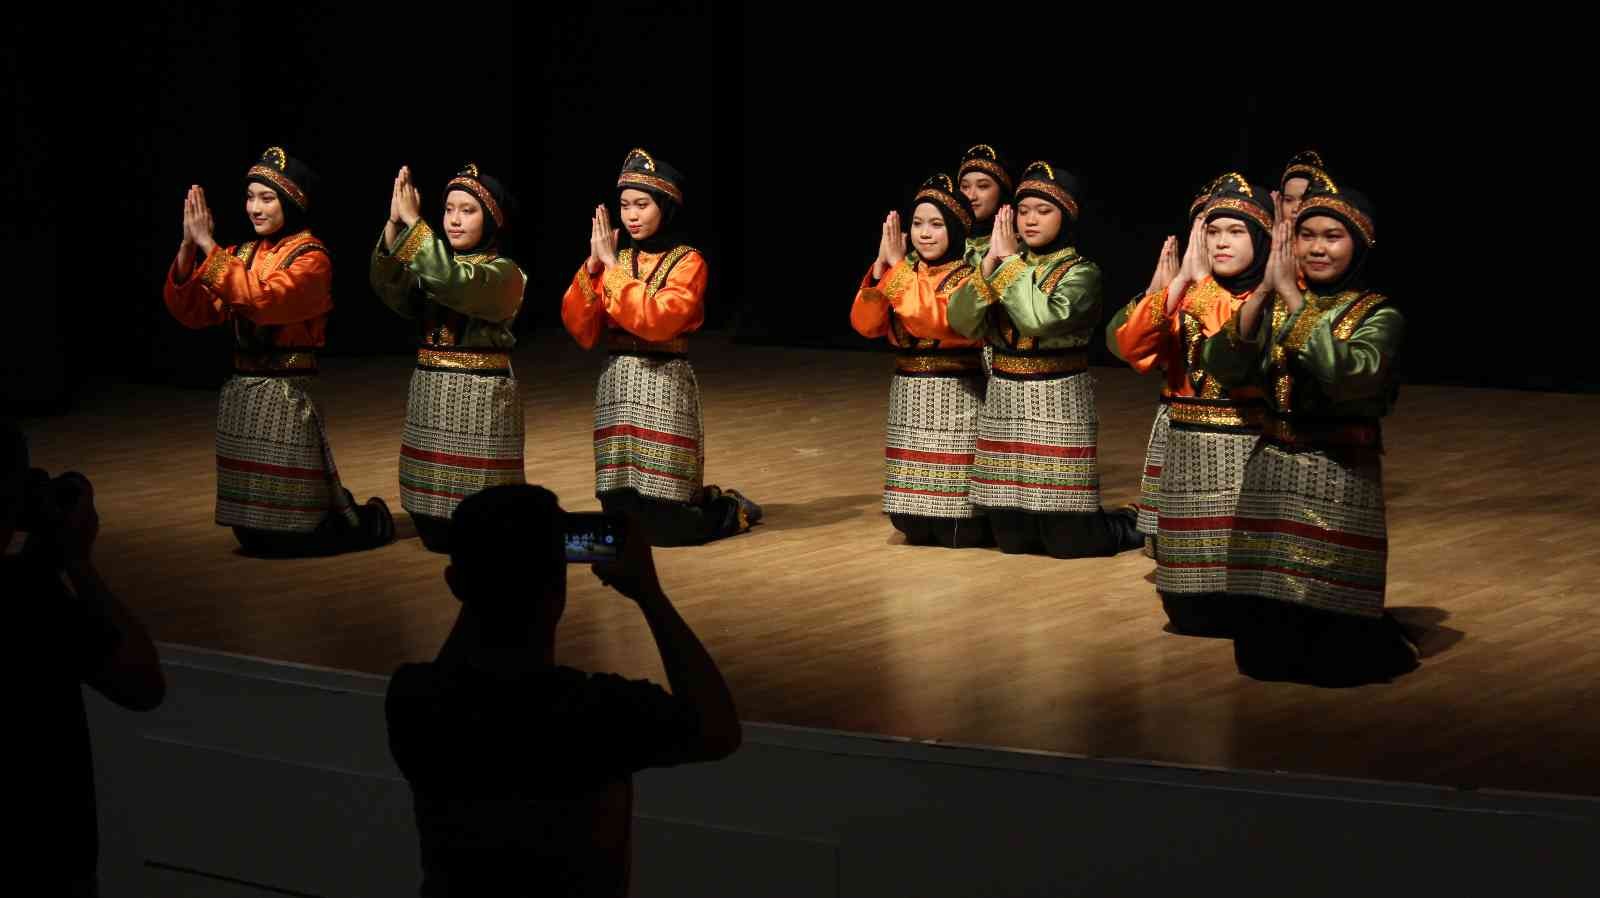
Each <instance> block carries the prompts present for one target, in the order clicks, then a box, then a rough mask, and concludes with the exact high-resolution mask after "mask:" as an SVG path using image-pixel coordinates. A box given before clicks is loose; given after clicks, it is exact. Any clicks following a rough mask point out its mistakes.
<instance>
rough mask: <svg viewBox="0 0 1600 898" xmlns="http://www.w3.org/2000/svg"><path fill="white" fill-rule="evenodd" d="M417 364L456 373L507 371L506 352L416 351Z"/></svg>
mask: <svg viewBox="0 0 1600 898" xmlns="http://www.w3.org/2000/svg"><path fill="white" fill-rule="evenodd" d="M417 364H418V365H422V366H424V367H427V368H453V369H456V370H458V371H509V370H511V354H510V353H507V352H452V351H450V350H448V349H418V350H417Z"/></svg>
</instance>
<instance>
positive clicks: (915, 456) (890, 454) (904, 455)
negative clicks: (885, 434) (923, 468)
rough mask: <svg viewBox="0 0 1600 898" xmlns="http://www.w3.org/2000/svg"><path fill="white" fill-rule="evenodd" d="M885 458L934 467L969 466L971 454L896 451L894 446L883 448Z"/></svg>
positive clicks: (917, 450) (911, 450) (913, 450)
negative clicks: (923, 463) (929, 463)
mask: <svg viewBox="0 0 1600 898" xmlns="http://www.w3.org/2000/svg"><path fill="white" fill-rule="evenodd" d="M883 454H884V457H885V458H892V459H895V460H897V461H925V462H931V463H933V464H936V465H970V464H972V453H971V452H923V451H921V450H919V449H898V448H896V447H894V446H887V447H884V450H883Z"/></svg>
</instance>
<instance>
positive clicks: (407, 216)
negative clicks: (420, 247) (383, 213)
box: [395, 166, 422, 228]
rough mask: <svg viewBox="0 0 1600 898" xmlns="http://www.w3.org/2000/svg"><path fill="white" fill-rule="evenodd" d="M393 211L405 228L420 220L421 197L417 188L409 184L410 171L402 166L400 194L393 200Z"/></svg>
mask: <svg viewBox="0 0 1600 898" xmlns="http://www.w3.org/2000/svg"><path fill="white" fill-rule="evenodd" d="M395 211H396V212H398V213H399V215H400V221H402V222H404V223H405V226H406V227H408V228H409V227H411V226H412V225H414V224H416V223H417V220H418V219H420V218H422V195H421V194H419V193H417V187H416V185H415V184H412V183H411V169H410V168H409V167H405V166H402V167H401V169H400V193H399V196H397V197H396V198H395Z"/></svg>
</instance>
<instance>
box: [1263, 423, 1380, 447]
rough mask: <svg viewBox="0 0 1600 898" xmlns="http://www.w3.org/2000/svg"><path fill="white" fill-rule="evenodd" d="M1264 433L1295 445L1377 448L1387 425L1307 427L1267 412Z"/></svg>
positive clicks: (1363, 424)
mask: <svg viewBox="0 0 1600 898" xmlns="http://www.w3.org/2000/svg"><path fill="white" fill-rule="evenodd" d="M1261 432H1262V434H1264V435H1265V436H1268V437H1270V438H1272V439H1274V440H1277V441H1278V442H1280V443H1287V444H1289V445H1292V446H1313V447H1314V446H1348V447H1353V448H1359V449H1377V448H1379V447H1381V446H1382V445H1383V428H1382V427H1381V426H1380V425H1379V424H1378V422H1377V420H1375V419H1374V420H1371V421H1345V422H1338V423H1334V424H1332V425H1331V426H1327V425H1324V426H1320V427H1319V426H1315V423H1313V424H1312V426H1309V427H1308V426H1306V425H1305V424H1301V423H1296V422H1294V421H1291V420H1290V419H1288V418H1284V417H1281V416H1279V415H1267V416H1266V418H1265V420H1263V422H1262V425H1261Z"/></svg>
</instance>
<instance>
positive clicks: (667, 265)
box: [605, 246, 694, 297]
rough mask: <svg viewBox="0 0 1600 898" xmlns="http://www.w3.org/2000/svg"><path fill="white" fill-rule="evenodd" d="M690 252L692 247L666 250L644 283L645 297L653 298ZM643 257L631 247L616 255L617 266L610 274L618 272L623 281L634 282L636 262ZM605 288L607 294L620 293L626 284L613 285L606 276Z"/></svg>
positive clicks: (692, 249) (636, 269) (677, 247)
mask: <svg viewBox="0 0 1600 898" xmlns="http://www.w3.org/2000/svg"><path fill="white" fill-rule="evenodd" d="M692 252H694V247H692V246H675V247H673V248H672V249H670V250H667V253H666V255H664V256H662V257H661V259H660V261H658V262H656V266H655V270H653V271H652V272H651V273H650V276H649V279H648V280H646V281H645V285H644V295H645V296H646V297H653V296H655V295H656V291H657V290H660V289H661V288H662V287H664V286H666V284H667V276H668V275H670V274H671V273H672V269H673V268H674V267H676V266H677V264H678V262H679V261H681V260H682V259H683V257H684V256H687V255H688V254H690V253H692ZM643 256H644V254H643V253H639V252H636V251H635V250H634V248H633V247H631V246H630V247H628V248H627V249H625V250H623V251H622V252H620V253H617V264H616V267H614V268H612V269H611V271H612V273H618V272H620V273H621V277H622V279H623V280H624V281H628V280H634V279H635V274H636V273H637V271H638V260H639V259H641V258H642V257H643ZM605 286H606V290H607V291H608V294H609V293H620V292H621V290H622V287H624V286H626V284H622V283H620V282H619V283H617V284H613V283H612V280H611V275H610V274H607V275H606V281H605Z"/></svg>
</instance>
